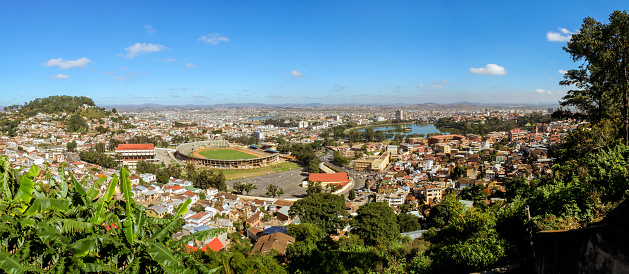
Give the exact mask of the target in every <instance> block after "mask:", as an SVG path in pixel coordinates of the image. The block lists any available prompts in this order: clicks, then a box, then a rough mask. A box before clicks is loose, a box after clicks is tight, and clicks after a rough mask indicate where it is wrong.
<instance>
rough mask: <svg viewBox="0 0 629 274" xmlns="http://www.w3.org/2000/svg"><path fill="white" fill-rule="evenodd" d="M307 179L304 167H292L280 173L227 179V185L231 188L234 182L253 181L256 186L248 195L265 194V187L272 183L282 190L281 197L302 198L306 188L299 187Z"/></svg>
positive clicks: (261, 195)
mask: <svg viewBox="0 0 629 274" xmlns="http://www.w3.org/2000/svg"><path fill="white" fill-rule="evenodd" d="M306 180H308V173H307V172H306V169H305V168H303V169H294V170H289V171H285V172H280V173H274V174H269V175H262V176H256V177H251V178H242V179H238V180H231V181H227V186H228V187H229V188H230V189H232V187H233V185H234V183H235V182H242V183H253V184H254V185H256V186H257V187H258V188H257V189H254V190H252V191H251V193H249V194H246V195H249V196H260V197H267V196H266V188H267V187H268V186H269V185H271V184H274V185H276V186H278V187H280V188H282V189H283V190H284V194H283V195H282V196H280V197H281V198H285V199H288V198H303V197H305V195H306V188H304V187H301V183H302V182H303V181H306Z"/></svg>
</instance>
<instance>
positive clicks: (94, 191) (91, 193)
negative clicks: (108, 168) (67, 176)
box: [87, 176, 107, 201]
mask: <svg viewBox="0 0 629 274" xmlns="http://www.w3.org/2000/svg"><path fill="white" fill-rule="evenodd" d="M105 180H107V177H105V176H103V177H100V179H98V181H96V182H94V184H93V185H92V187H90V189H89V190H88V191H87V197H89V198H90V200H92V201H93V200H94V198H96V196H98V193H99V192H98V188H100V186H101V185H102V184H103V182H105Z"/></svg>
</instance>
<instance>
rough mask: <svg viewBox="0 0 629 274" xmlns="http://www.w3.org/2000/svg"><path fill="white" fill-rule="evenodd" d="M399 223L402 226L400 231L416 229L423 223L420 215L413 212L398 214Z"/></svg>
mask: <svg viewBox="0 0 629 274" xmlns="http://www.w3.org/2000/svg"><path fill="white" fill-rule="evenodd" d="M397 223H398V226H399V227H400V232H409V231H415V230H420V229H421V228H422V225H421V224H420V223H419V217H417V216H415V215H413V214H399V215H397Z"/></svg>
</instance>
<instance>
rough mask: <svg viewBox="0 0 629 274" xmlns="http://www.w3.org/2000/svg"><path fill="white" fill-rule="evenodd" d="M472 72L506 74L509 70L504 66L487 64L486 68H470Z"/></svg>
mask: <svg viewBox="0 0 629 274" xmlns="http://www.w3.org/2000/svg"><path fill="white" fill-rule="evenodd" d="M470 72H471V73H478V74H484V75H505V74H507V71H506V70H505V68H504V67H501V66H499V65H496V64H487V65H486V66H485V67H484V68H470Z"/></svg>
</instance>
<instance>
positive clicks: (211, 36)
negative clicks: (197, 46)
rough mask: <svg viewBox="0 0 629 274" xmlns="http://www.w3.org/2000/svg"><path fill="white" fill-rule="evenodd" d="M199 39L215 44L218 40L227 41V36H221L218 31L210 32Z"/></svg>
mask: <svg viewBox="0 0 629 274" xmlns="http://www.w3.org/2000/svg"><path fill="white" fill-rule="evenodd" d="M198 40H199V41H203V42H204V43H206V44H212V45H216V44H218V43H220V42H229V38H227V37H225V36H222V35H220V34H218V33H210V34H208V35H203V36H201V37H199V39H198Z"/></svg>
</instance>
